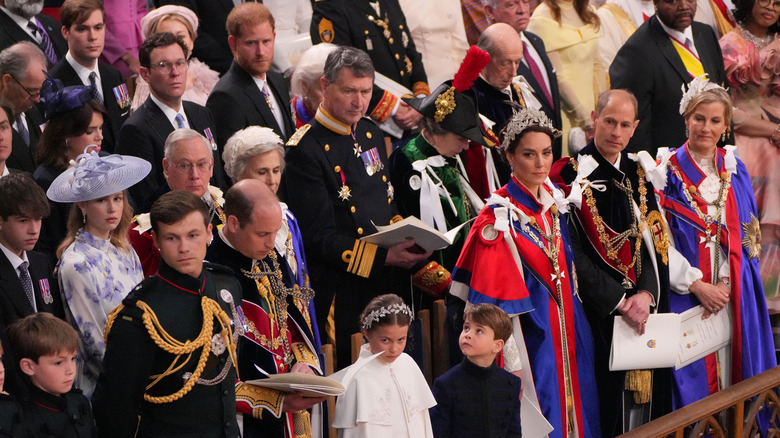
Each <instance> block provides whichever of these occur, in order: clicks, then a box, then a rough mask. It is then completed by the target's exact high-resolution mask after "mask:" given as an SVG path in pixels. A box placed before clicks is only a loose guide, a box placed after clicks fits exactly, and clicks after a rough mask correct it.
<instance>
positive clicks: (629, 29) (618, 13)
mask: <svg viewBox="0 0 780 438" xmlns="http://www.w3.org/2000/svg"><path fill="white" fill-rule="evenodd" d="M601 7H602V8H604V9H606V10H608V11H609V12H611V13H612V15H614V16H615V21H617V24H618V25H619V26H620V29H621V30H622V31H623V33H625V34H626V38H628V37H630V36H631V35H632V34H633V33H634V32H635V31H636V24H634V21H633V20H631V17H629V16H628V14H626V11H624V10H623V8H621V7H620V6H618V5H617V4H615V3H612V2H606V3H604V5H602V6H601ZM642 15H643V16H644V14H642ZM643 18H644V17H643ZM645 20H647V18H645Z"/></svg>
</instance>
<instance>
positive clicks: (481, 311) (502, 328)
mask: <svg viewBox="0 0 780 438" xmlns="http://www.w3.org/2000/svg"><path fill="white" fill-rule="evenodd" d="M463 320H464V321H472V322H474V323H477V324H480V325H484V326H485V327H490V328H491V329H492V330H493V339H494V340H495V339H501V340H502V341H504V342H506V341H507V339H509V336H510V335H512V321H510V320H509V315H507V314H506V312H504V311H503V310H501V309H500V308H499V307H498V306H495V305H493V304H486V303H482V304H477V305H476V306H474V307H471V308H468V309H466V311H465V312H463Z"/></svg>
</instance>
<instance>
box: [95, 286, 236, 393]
mask: <svg viewBox="0 0 780 438" xmlns="http://www.w3.org/2000/svg"><path fill="white" fill-rule="evenodd" d="M136 306H137V307H138V309H140V310H141V311H142V312H143V316H142V320H143V323H144V327H146V331H147V332H148V333H149V337H150V338H151V339H152V341H154V343H155V344H156V345H157V346H158V347H160V349H162V350H163V351H165V352H167V353H171V354H175V355H176V358H175V359H174V360H173V362H171V365H170V366H169V367H168V369H167V370H165V371H164V372H163V373H161V374H158V375H155V376H150V378H151V379H154V380H153V381H152V382H151V383H150V384H148V385H147V386H146V389H147V390H149V389H151V388H152V387H153V386H154V385H156V384H157V383H158V382H159V381H160V380H162V379H163V378H165V377H167V376H169V375H171V374H173V373H175V372H176V371H178V370H179V369H181V368H182V367H183V366H184V365H185V364H187V363H189V360H190V358H191V357H192V353H193V352H194V351H195V350H197V349H198V348H202V351H201V353H200V358H199V359H198V364H197V366H196V367H195V371H193V372H192V376H191V377H190V378H189V379H188V380H187V382H186V383H185V384H184V386H182V388H181V389H180V390H178V391H176V392H175V393H173V394H170V395H165V396H152V395H149V394H146V393H145V394H144V400H146V401H147V402H149V403H155V404H161V403H170V402H173V401H176V400H178V399H180V398H182V397H184V396H185V395H186V394H187V393H188V392H190V390H191V389H192V387H193V386H195V383H197V382H198V379H199V378H200V376H201V374H202V373H203V369H204V368H205V367H206V361H207V360H208V356H209V353H210V352H211V338H212V335H213V330H214V319H215V318H216V319H217V321H218V322H219V323H220V324H221V325H222V333H221V334H222V337H223V338H224V340H225V343H226V344H227V349H228V352H229V354H230V358H231V360H232V361H233V364H234V365H235V364H236V363H237V361H236V344H235V342H234V341H233V331H232V329H231V328H230V318H229V317H228V315H227V313H225V311H224V310H222V308H221V307H220V306H219V304H218V303H217V302H216V301H214V300H212V299H211V298H209V297H205V296H204V297H203V298H202V299H201V308H202V310H203V326H202V328H201V332H200V334H199V335H198V337H197V338H195V340H194V341H186V342H181V341H179V340H177V339H175V338H174V337H173V336H171V335H170V334H169V333H168V332H167V331H165V329H164V328H163V327H162V325H161V324H160V321H159V320H158V319H157V315H156V314H155V313H154V311H153V310H152V308H151V307H149V305H148V304H146V303H145V302H143V301H141V300H138V301H137V302H136ZM123 308H124V306H122V305H120V306H118V307H117V308H116V309H114V310H113V311H111V313H110V314H109V315H108V319H107V321H106V329H105V335H104V337H105V339H108V333H109V332H110V331H111V327H112V326H113V325H114V321H115V320H116V317H117V315H118V314H119V312H120V311H121V310H122V309H123ZM183 355H187V358H186V360H185V361H184V362H182V363H181V364H179V365H178V366H177V363H178V361H179V358H180V357H181V356H183ZM236 373H238V369H236Z"/></svg>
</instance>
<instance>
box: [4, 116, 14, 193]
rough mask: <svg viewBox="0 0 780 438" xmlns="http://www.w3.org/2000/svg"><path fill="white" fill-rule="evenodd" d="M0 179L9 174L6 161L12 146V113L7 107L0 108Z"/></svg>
mask: <svg viewBox="0 0 780 438" xmlns="http://www.w3.org/2000/svg"><path fill="white" fill-rule="evenodd" d="M0 110H1V111H2V112H0V178H2V177H4V176H6V175H8V174H10V173H11V170H10V169H9V168H8V165H7V164H6V161H7V160H8V157H9V156H11V148H12V145H13V132H14V130H13V128H12V127H11V123H12V120H13V117H14V113H13V112H12V111H11V108H8V107H7V106H0ZM14 172H15V171H14Z"/></svg>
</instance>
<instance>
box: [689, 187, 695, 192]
mask: <svg viewBox="0 0 780 438" xmlns="http://www.w3.org/2000/svg"><path fill="white" fill-rule="evenodd" d="M688 191H689V192H691V193H696V186H688Z"/></svg>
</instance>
